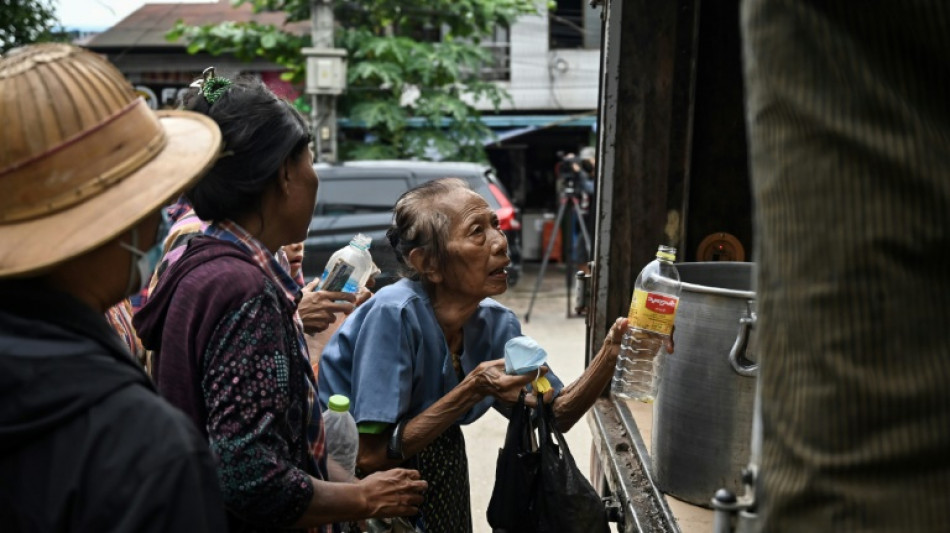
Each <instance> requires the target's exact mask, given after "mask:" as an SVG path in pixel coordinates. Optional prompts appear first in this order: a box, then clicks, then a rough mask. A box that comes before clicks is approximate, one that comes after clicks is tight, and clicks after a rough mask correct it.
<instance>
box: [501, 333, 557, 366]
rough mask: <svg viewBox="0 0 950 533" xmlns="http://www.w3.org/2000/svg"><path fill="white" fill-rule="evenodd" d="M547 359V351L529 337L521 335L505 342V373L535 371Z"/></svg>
mask: <svg viewBox="0 0 950 533" xmlns="http://www.w3.org/2000/svg"><path fill="white" fill-rule="evenodd" d="M547 359H548V353H547V352H546V351H544V348H542V347H541V346H540V345H538V343H537V342H535V340H534V339H532V338H531V337H528V336H525V335H522V336H521V337H515V338H513V339H511V340H509V341H508V342H506V343H505V373H506V374H512V375H514V374H527V373H528V372H535V371H537V370H538V368H540V367H541V365H543V364H544V363H545V362H547Z"/></svg>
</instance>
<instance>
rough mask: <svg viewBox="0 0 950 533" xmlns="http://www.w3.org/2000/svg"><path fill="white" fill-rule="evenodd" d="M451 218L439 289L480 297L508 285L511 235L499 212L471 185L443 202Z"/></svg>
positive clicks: (456, 191)
mask: <svg viewBox="0 0 950 533" xmlns="http://www.w3.org/2000/svg"><path fill="white" fill-rule="evenodd" d="M441 205H442V206H444V208H445V209H446V211H447V214H448V215H449V218H450V220H451V221H452V222H451V227H450V228H449V231H448V241H447V242H446V252H447V256H448V259H447V264H446V265H443V266H442V268H441V269H440V274H441V276H440V277H441V280H440V281H439V283H438V284H439V285H440V287H439V289H440V293H442V294H447V295H454V296H457V297H463V298H471V299H472V300H474V301H480V300H482V299H483V298H486V297H489V296H496V295H498V294H501V293H503V292H505V291H506V290H507V289H508V272H507V271H506V268H507V267H508V265H509V264H510V263H511V260H510V259H509V258H508V239H507V238H506V237H505V234H504V232H502V231H501V230H500V229H499V228H498V216H497V215H495V212H494V211H493V210H492V209H491V207H489V206H488V203H487V202H485V199H484V198H482V197H481V196H479V195H478V194H477V193H475V192H474V191H472V190H470V189H456V190H453V191H452V192H451V193H449V195H448V196H447V197H446V198H445V199H444V200H443V201H442V202H441Z"/></svg>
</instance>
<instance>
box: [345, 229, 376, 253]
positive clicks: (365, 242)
mask: <svg viewBox="0 0 950 533" xmlns="http://www.w3.org/2000/svg"><path fill="white" fill-rule="evenodd" d="M372 243H373V239H371V238H369V237H368V236H366V235H363V234H362V233H357V234H356V236H355V237H353V240H351V241H350V244H352V245H353V246H356V247H357V248H359V249H361V250H369V245H370V244H372Z"/></svg>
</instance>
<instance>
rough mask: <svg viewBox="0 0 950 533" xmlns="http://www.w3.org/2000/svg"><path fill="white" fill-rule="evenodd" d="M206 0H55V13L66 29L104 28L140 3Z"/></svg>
mask: <svg viewBox="0 0 950 533" xmlns="http://www.w3.org/2000/svg"><path fill="white" fill-rule="evenodd" d="M207 1H208V0H148V1H147V2H146V0H55V4H56V14H57V15H58V17H59V21H60V23H61V24H62V25H63V26H64V27H66V28H67V29H71V28H79V29H85V30H104V29H106V28H109V27H111V26H113V25H115V23H116V22H119V21H120V20H122V19H124V18H125V17H127V16H128V15H129V14H131V13H132V12H133V11H135V10H136V9H138V8H139V7H141V6H142V4H145V3H149V4H169V3H196V2H197V3H201V2H207Z"/></svg>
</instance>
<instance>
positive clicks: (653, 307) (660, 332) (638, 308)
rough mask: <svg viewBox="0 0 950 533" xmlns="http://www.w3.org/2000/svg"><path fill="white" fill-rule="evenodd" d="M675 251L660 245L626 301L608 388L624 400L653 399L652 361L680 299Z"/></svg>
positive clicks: (659, 348)
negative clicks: (625, 326) (624, 325)
mask: <svg viewBox="0 0 950 533" xmlns="http://www.w3.org/2000/svg"><path fill="white" fill-rule="evenodd" d="M675 260H676V248H673V247H671V246H662V245H661V246H660V247H659V249H658V250H657V252H656V259H655V260H653V261H651V262H650V263H648V264H647V266H645V267H643V270H641V271H640V275H639V276H637V282H636V284H635V285H634V290H633V299H632V301H631V302H630V313H629V319H630V328H629V329H628V330H627V333H625V334H624V336H623V340H622V341H621V342H620V356H619V357H618V358H617V368H616V371H615V372H614V378H613V381H612V383H611V386H610V390H611V392H613V393H614V394H615V395H617V396H619V397H621V398H625V399H633V400H639V401H641V402H646V403H652V402H653V400H654V399H655V398H656V391H657V379H656V362H657V361H656V359H657V355H658V354H659V352H660V350H661V349H663V346H664V344H665V343H666V341H667V340H668V339H669V337H670V334H671V333H672V331H673V320H674V319H675V318H676V308H677V306H678V305H679V299H680V290H681V286H680V274H679V272H678V271H677V270H676V266H675V265H674V264H673V261H675Z"/></svg>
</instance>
